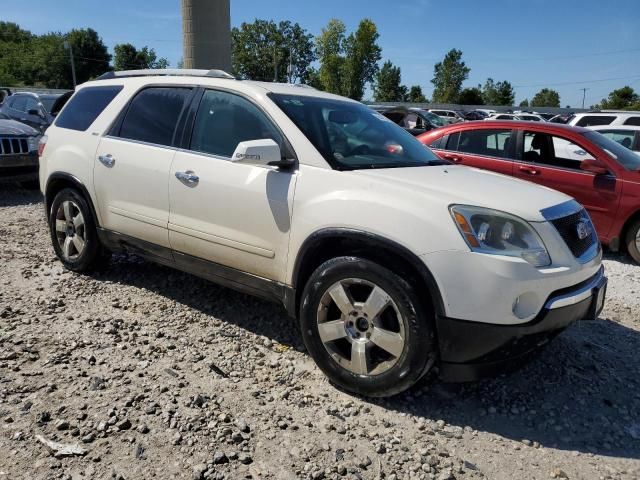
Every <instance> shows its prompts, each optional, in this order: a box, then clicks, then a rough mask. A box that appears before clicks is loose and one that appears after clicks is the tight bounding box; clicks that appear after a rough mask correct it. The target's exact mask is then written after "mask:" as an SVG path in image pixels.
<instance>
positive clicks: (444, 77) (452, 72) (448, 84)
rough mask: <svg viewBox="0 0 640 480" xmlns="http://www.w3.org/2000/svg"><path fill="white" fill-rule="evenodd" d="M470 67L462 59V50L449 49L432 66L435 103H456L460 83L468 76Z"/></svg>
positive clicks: (460, 87) (460, 88)
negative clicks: (440, 59) (442, 58)
mask: <svg viewBox="0 0 640 480" xmlns="http://www.w3.org/2000/svg"><path fill="white" fill-rule="evenodd" d="M470 71H471V69H470V68H469V67H467V66H466V65H465V63H464V62H463V61H462V51H461V50H456V49H455V48H454V49H452V50H450V51H449V53H447V54H446V55H445V57H444V60H443V61H442V62H438V63H436V64H435V65H434V67H433V79H432V80H431V83H433V86H434V90H433V101H434V102H436V103H456V102H457V101H458V96H459V95H460V91H461V90H462V83H463V82H464V81H465V80H466V79H467V78H468V77H469V72H470Z"/></svg>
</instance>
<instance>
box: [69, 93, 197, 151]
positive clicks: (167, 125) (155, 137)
mask: <svg viewBox="0 0 640 480" xmlns="http://www.w3.org/2000/svg"><path fill="white" fill-rule="evenodd" d="M190 93H191V89H190V88H176V87H153V88H146V89H144V90H142V91H141V92H140V93H138V94H137V95H136V96H135V97H134V98H133V100H132V101H131V104H130V105H129V108H128V110H127V113H126V115H125V117H124V120H123V121H122V126H121V127H120V133H119V135H118V136H119V137H121V138H128V139H131V140H137V141H139V142H147V143H154V144H157V145H171V144H172V143H173V134H174V132H175V129H176V126H177V124H178V118H180V114H181V113H182V110H183V109H184V107H185V105H186V101H187V97H188V96H189V94H190ZM65 111H66V109H65V110H63V113H64V112H65Z"/></svg>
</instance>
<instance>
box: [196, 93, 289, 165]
mask: <svg viewBox="0 0 640 480" xmlns="http://www.w3.org/2000/svg"><path fill="white" fill-rule="evenodd" d="M267 138H270V139H272V140H274V141H275V142H276V143H277V144H278V145H280V148H281V149H282V151H283V152H284V151H285V150H284V146H285V145H284V143H285V142H284V139H283V138H282V135H281V134H280V132H279V131H278V130H277V129H276V127H275V126H274V125H273V123H272V122H271V120H270V119H269V118H268V117H267V116H266V115H265V114H264V113H263V112H262V110H260V109H259V108H258V107H256V106H255V105H254V104H253V103H251V102H250V101H249V100H247V99H245V98H243V97H241V96H239V95H235V94H232V93H228V92H220V91H216V90H207V91H206V92H205V93H204V95H203V97H202V100H201V101H200V106H199V107H198V113H197V114H196V120H195V123H194V125H193V133H192V136H191V150H194V151H196V152H203V153H210V154H212V155H217V156H221V157H226V158H231V156H232V155H233V152H234V151H235V149H236V147H237V146H238V144H239V143H240V142H246V141H249V140H263V139H267Z"/></svg>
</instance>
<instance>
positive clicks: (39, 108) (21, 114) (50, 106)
mask: <svg viewBox="0 0 640 480" xmlns="http://www.w3.org/2000/svg"><path fill="white" fill-rule="evenodd" d="M72 93H73V92H67V93H42V94H39V93H33V92H17V93H13V94H12V95H9V96H8V97H6V98H5V100H4V102H3V103H2V105H1V106H0V112H2V113H4V114H5V115H7V116H8V117H9V118H11V119H12V120H16V121H18V122H21V123H25V124H27V125H29V126H30V127H32V128H35V129H36V130H39V131H40V132H41V133H44V131H45V130H46V129H47V127H48V126H49V125H51V123H52V122H53V120H54V118H55V116H56V114H57V113H58V112H59V111H60V110H61V109H62V105H64V102H66V100H68V99H69V97H70V96H71V94H72Z"/></svg>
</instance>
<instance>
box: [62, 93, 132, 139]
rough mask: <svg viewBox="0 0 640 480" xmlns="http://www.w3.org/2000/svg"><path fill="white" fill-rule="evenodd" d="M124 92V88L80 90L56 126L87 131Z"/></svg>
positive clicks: (64, 110) (66, 107)
mask: <svg viewBox="0 0 640 480" xmlns="http://www.w3.org/2000/svg"><path fill="white" fill-rule="evenodd" d="M120 90H122V86H119V85H114V86H109V87H87V88H83V89H81V90H79V91H78V92H77V93H76V94H75V95H74V96H73V97H71V100H70V101H69V103H67V105H65V108H64V109H63V110H62V112H60V115H58V118H57V119H56V126H57V127H60V128H69V129H71V130H79V131H85V130H86V129H87V128H89V127H90V126H91V124H92V123H93V122H94V121H95V119H96V118H98V115H100V114H101V113H102V111H103V110H104V109H105V108H106V107H107V105H109V104H110V103H111V100H113V99H114V98H115V96H116V95H117V94H118V92H120Z"/></svg>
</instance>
